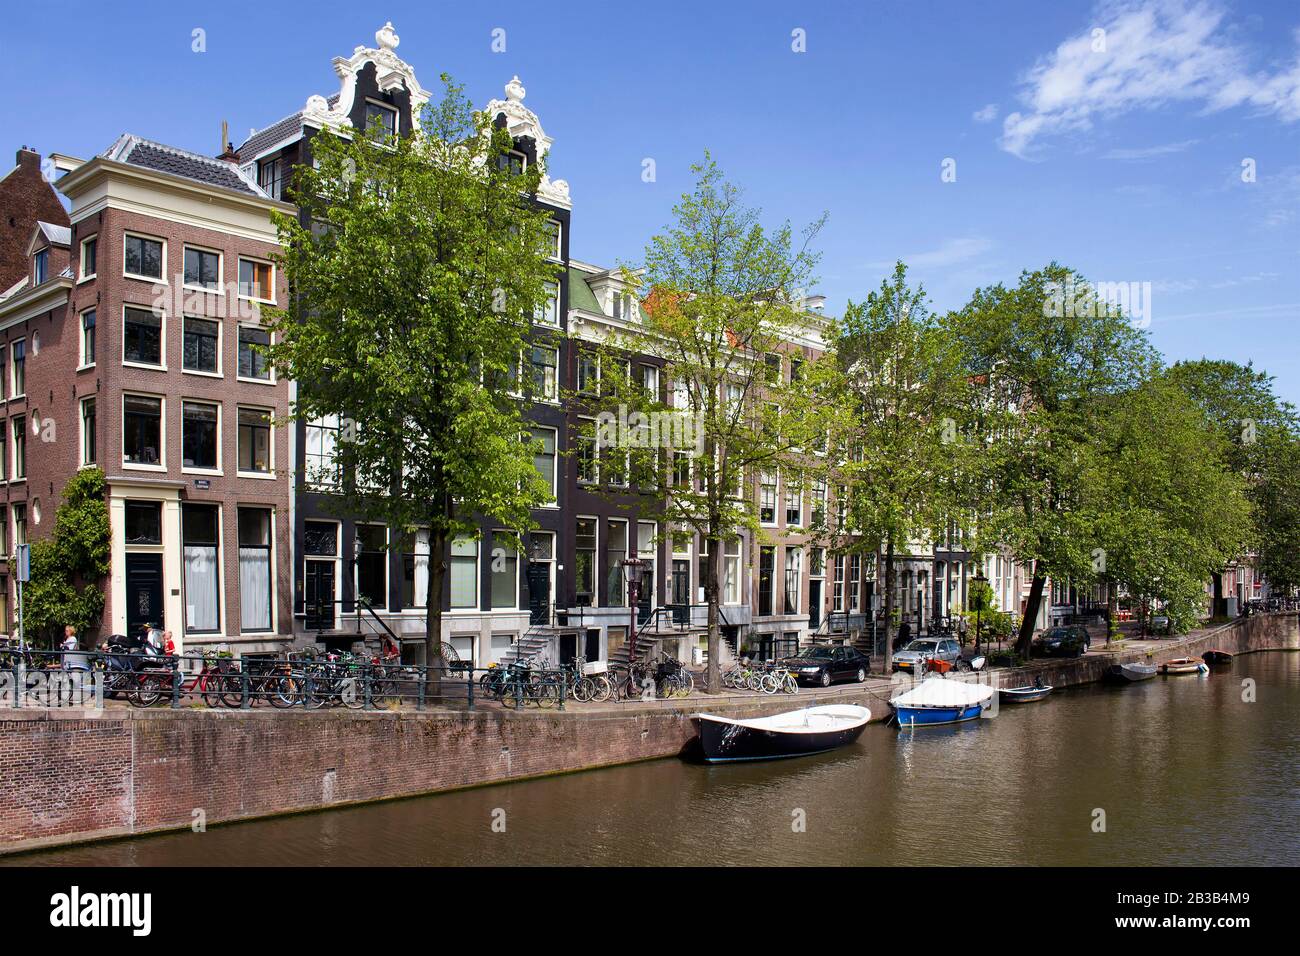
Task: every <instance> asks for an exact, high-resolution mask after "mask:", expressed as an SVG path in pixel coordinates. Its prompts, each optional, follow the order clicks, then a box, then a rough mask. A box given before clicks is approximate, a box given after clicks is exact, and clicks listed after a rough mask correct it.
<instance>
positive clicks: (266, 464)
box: [239, 408, 271, 474]
mask: <svg viewBox="0 0 1300 956" xmlns="http://www.w3.org/2000/svg"><path fill="white" fill-rule="evenodd" d="M239 470H240V471H247V472H255V473H261V474H265V473H266V472H269V471H270V470H271V413H270V412H268V411H267V410H266V409H263V408H241V409H240V410H239Z"/></svg>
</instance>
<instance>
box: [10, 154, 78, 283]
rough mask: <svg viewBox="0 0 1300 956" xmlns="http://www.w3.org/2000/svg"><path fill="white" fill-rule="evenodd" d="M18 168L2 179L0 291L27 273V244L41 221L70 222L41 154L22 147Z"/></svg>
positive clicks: (58, 224) (59, 224)
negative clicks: (43, 167)
mask: <svg viewBox="0 0 1300 956" xmlns="http://www.w3.org/2000/svg"><path fill="white" fill-rule="evenodd" d="M15 162H16V164H17V165H16V168H15V169H14V170H13V171H12V172H11V173H9V174H8V175H7V176H5V177H4V179H0V292H4V291H5V290H6V289H9V288H11V287H12V286H13V284H14V283H15V282H17V281H18V280H19V279H21V278H22V277H23V276H24V275H26V274H27V272H28V269H29V268H30V262H29V260H28V258H27V244H28V243H29V242H30V241H31V238H32V229H33V228H35V226H36V223H37V221H38V220H43V221H45V222H48V223H53V224H54V225H56V226H66V225H68V213H67V211H66V210H65V209H64V208H63V203H61V202H60V201H59V196H58V193H56V192H55V191H54V187H53V186H51V185H50V183H49V182H47V181H46V179H45V177H44V176H43V175H41V155H40V153H36V152H33V151H32V150H30V149H26V148H23V149H20V150H18V156H17V159H16V160H15Z"/></svg>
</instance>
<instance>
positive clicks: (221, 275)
mask: <svg viewBox="0 0 1300 956" xmlns="http://www.w3.org/2000/svg"><path fill="white" fill-rule="evenodd" d="M187 249H193V250H194V251H195V252H206V253H208V254H210V255H215V256H216V257H217V287H216V288H215V289H211V288H208V287H207V286H205V285H193V284H191V283H189V282H186V281H185V252H186V250H187ZM225 277H226V254H225V253H224V252H222V251H221V250H220V249H212V248H210V247H208V246H200V245H199V244H198V243H194V242H185V243H182V244H181V288H183V289H189V290H190V291H192V292H201V293H203V294H204V295H225V294H226V284H225V282H224V279H225Z"/></svg>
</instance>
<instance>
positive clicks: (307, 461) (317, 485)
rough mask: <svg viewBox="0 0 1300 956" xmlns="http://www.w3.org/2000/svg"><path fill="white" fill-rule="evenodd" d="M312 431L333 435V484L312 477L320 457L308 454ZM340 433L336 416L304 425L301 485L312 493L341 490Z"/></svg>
mask: <svg viewBox="0 0 1300 956" xmlns="http://www.w3.org/2000/svg"><path fill="white" fill-rule="evenodd" d="M330 419H333V420H334V424H332V425H331V424H330ZM312 429H316V430H318V431H322V432H333V433H334V452H333V455H332V458H331V462H332V466H333V467H334V468H335V469H336V470H338V471H339V476H338V480H337V481H335V482H333V483H327V482H323V481H321V480H319V479H318V478H314V477H312V470H311V466H312V464H313V463H314V460H315V458H317V457H321V456H312V455H310V453H309V452H308V448H310V447H311V446H310V444H309V442H308V441H307V433H308V432H309V431H311V430H312ZM342 432H343V420H342V418H341V417H339V416H338V415H325V416H322V417H320V418H313V419H310V420H309V421H307V422H306V423H305V425H304V428H303V451H302V455H303V458H302V467H303V476H302V477H303V484H305V485H306V486H307V487H308V488H310V489H311V490H312V491H319V492H324V493H327V494H328V493H334V494H337V493H338V492H339V491H341V490H342V487H343V474H342V468H341V466H340V465H339V463H338V445H339V437H340V436H341V435H342ZM425 548H426V550H427V548H428V542H427V541H426V542H425Z"/></svg>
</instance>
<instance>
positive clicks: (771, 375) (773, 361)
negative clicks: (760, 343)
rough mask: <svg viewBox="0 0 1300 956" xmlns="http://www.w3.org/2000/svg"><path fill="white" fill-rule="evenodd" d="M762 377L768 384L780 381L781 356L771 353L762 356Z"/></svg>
mask: <svg viewBox="0 0 1300 956" xmlns="http://www.w3.org/2000/svg"><path fill="white" fill-rule="evenodd" d="M763 365H764V369H763V372H764V377H765V378H766V380H767V381H768V382H771V383H776V382H779V381H781V356H779V355H773V354H771V353H769V354H767V355H764V356H763Z"/></svg>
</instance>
